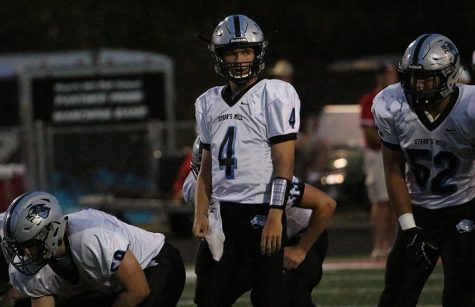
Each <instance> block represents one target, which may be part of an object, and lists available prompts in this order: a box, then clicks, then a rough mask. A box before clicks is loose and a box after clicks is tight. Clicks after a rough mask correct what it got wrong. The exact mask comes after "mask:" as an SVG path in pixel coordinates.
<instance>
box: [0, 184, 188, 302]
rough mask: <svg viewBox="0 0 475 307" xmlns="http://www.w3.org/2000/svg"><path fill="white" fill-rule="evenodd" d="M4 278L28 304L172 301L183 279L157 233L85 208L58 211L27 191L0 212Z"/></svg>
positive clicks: (175, 256) (173, 252)
mask: <svg viewBox="0 0 475 307" xmlns="http://www.w3.org/2000/svg"><path fill="white" fill-rule="evenodd" d="M3 232H4V237H3V242H2V243H3V246H2V247H3V252H4V254H5V258H6V260H7V261H8V262H9V263H10V270H9V274H10V281H11V283H12V285H13V286H14V287H15V288H17V289H18V290H20V291H21V292H22V293H23V294H25V295H27V296H29V297H30V298H31V304H32V306H33V307H35V306H42V307H43V306H45V307H48V306H55V305H56V306H111V305H112V306H176V304H177V302H178V300H179V299H180V296H181V293H182V291H183V287H184V283H185V269H184V265H183V261H182V259H181V256H180V253H179V252H178V250H177V249H176V248H175V247H173V246H172V245H171V244H169V243H168V242H167V241H166V240H165V237H164V235H163V234H160V233H152V232H148V231H145V230H142V229H140V228H138V227H135V226H132V225H128V224H126V223H124V222H121V221H119V220H118V219H117V218H115V217H113V216H111V215H109V214H106V213H104V212H101V211H98V210H93V209H87V210H82V211H79V212H75V213H72V214H68V215H63V213H62V209H61V207H60V205H59V203H58V201H57V200H56V198H55V197H54V196H53V195H50V194H48V193H45V192H30V193H26V194H23V195H21V196H19V197H18V198H16V199H15V200H14V201H13V202H12V204H11V205H10V207H9V208H8V210H7V212H6V217H5V219H4V227H3Z"/></svg>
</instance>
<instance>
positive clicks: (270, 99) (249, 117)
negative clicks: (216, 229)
mask: <svg viewBox="0 0 475 307" xmlns="http://www.w3.org/2000/svg"><path fill="white" fill-rule="evenodd" d="M195 107H196V122H197V127H198V132H199V135H200V140H201V142H202V143H203V148H205V149H207V150H211V157H212V178H213V180H212V182H213V187H212V197H214V198H215V199H217V200H219V201H229V202H237V203H267V202H269V198H270V182H271V179H272V177H273V175H274V165H273V161H272V157H271V144H274V143H279V142H283V141H287V140H292V139H296V137H297V132H298V131H299V125H300V100H299V98H298V95H297V93H296V92H295V89H294V88H293V87H292V85H290V84H289V83H287V82H284V81H280V80H260V81H258V82H257V83H255V84H254V85H252V86H251V87H250V88H249V89H247V90H246V91H245V92H243V93H241V94H240V95H239V96H238V97H236V98H234V100H233V98H231V95H230V94H229V87H227V86H226V87H224V86H219V87H214V88H211V89H210V90H208V91H207V92H205V93H204V94H203V95H201V96H200V97H199V98H198V99H197V100H196V103H195Z"/></svg>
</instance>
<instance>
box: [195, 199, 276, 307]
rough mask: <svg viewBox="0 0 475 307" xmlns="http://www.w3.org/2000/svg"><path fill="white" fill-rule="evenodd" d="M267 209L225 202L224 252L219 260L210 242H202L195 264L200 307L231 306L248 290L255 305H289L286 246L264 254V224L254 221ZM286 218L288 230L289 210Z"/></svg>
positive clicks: (270, 306)
mask: <svg viewBox="0 0 475 307" xmlns="http://www.w3.org/2000/svg"><path fill="white" fill-rule="evenodd" d="M267 213H268V205H266V204H236V203H225V202H224V203H223V202H222V203H221V218H222V221H223V231H224V234H225V236H226V239H225V242H224V252H223V256H222V258H221V260H220V261H219V262H218V261H215V260H214V259H213V258H212V256H211V252H210V251H209V247H208V244H207V243H206V242H205V241H203V242H202V243H201V244H200V247H199V249H198V255H197V261H196V267H195V271H196V276H197V281H196V292H195V303H196V304H197V305H198V306H199V307H211V306H216V307H226V306H231V305H232V304H233V303H234V302H235V301H236V300H237V299H238V298H239V296H241V295H242V294H243V293H245V292H246V291H248V290H251V302H252V304H253V306H262V307H264V306H268V307H278V306H282V307H283V306H285V301H284V286H283V249H281V250H280V251H279V252H278V253H276V254H273V255H272V256H264V255H262V254H261V252H260V241H261V234H262V228H256V229H255V228H253V227H252V225H251V223H250V221H251V219H252V218H253V217H254V216H255V215H257V214H260V215H267ZM282 221H283V230H284V229H285V214H283V217H282ZM284 232H285V231H284ZM282 244H285V241H284V240H283V242H282Z"/></svg>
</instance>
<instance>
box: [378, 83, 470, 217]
mask: <svg viewBox="0 0 475 307" xmlns="http://www.w3.org/2000/svg"><path fill="white" fill-rule="evenodd" d="M457 87H458V89H456V91H455V93H457V92H458V97H457V99H452V101H451V102H450V104H449V105H448V106H447V108H446V109H445V110H444V111H443V112H442V113H441V114H440V115H439V116H438V117H437V118H436V119H435V120H434V121H429V119H428V117H427V115H425V114H424V113H421V114H419V113H420V112H417V114H416V113H415V112H414V111H413V110H412V109H411V108H410V107H409V104H408V103H407V101H406V98H405V95H404V92H403V91H402V88H401V86H400V84H399V83H398V84H394V85H391V86H389V87H387V88H386V89H384V90H383V91H381V92H380V93H379V94H378V95H377V96H376V97H375V99H374V103H373V113H374V117H375V120H376V124H377V126H378V130H379V134H380V136H381V138H382V141H383V143H384V144H385V145H386V146H388V147H389V148H395V149H397V148H400V149H401V150H402V151H403V152H404V155H405V158H406V182H407V185H408V188H409V193H410V195H411V199H412V202H413V204H415V205H418V206H421V207H425V208H430V209H438V208H443V207H450V206H456V205H460V204H464V203H466V202H468V201H470V200H471V199H473V198H474V197H475V182H474V180H475V174H474V172H475V169H474V158H475V147H474V145H475V86H467V85H461V84H458V85H457ZM454 96H457V95H454Z"/></svg>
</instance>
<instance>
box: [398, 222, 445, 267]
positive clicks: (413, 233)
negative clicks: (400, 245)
mask: <svg viewBox="0 0 475 307" xmlns="http://www.w3.org/2000/svg"><path fill="white" fill-rule="evenodd" d="M404 235H405V240H406V244H407V245H406V247H407V250H408V251H409V252H410V253H411V254H412V255H413V256H414V257H415V262H416V264H417V265H418V266H419V268H420V269H421V270H423V271H430V270H432V269H433V267H434V266H435V263H436V262H437V259H438V255H439V248H438V247H437V245H436V244H435V243H433V242H431V241H430V240H428V239H427V238H426V236H425V235H424V232H423V230H422V229H421V228H419V227H413V228H410V229H408V230H405V231H404Z"/></svg>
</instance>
